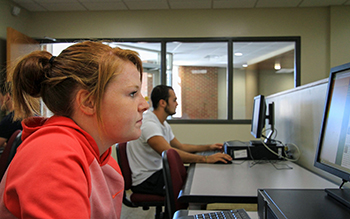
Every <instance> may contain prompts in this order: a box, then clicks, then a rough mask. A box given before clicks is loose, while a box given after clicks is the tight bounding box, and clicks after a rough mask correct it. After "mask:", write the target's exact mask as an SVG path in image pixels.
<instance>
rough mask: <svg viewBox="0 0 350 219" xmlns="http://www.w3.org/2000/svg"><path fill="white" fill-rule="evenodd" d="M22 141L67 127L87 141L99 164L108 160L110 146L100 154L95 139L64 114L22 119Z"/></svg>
mask: <svg viewBox="0 0 350 219" xmlns="http://www.w3.org/2000/svg"><path fill="white" fill-rule="evenodd" d="M22 126H23V131H22V141H23V142H24V141H26V139H28V140H29V139H32V138H36V137H38V135H42V134H45V133H48V132H51V133H52V130H53V129H60V128H64V129H68V130H71V131H72V132H78V133H79V134H80V135H79V137H80V138H83V139H84V140H86V141H88V143H89V147H88V149H89V150H90V152H91V153H92V154H93V155H94V156H95V158H96V159H97V160H98V161H99V163H100V165H104V164H105V163H107V162H108V159H109V157H110V156H109V155H110V154H111V148H109V149H108V150H107V151H106V152H105V153H103V154H102V155H101V156H100V152H99V149H98V146H97V144H96V141H95V140H94V139H93V138H92V137H91V135H90V134H89V133H87V132H86V131H84V130H83V129H81V128H80V127H79V126H78V125H77V124H76V123H75V122H74V121H73V120H72V119H70V118H68V117H64V116H52V117H50V118H44V117H30V118H27V119H25V120H23V121H22Z"/></svg>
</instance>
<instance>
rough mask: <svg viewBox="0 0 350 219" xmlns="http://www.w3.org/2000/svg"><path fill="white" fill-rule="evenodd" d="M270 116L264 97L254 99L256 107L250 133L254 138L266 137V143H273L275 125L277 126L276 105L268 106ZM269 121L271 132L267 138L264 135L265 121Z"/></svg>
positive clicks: (254, 107) (259, 96)
mask: <svg viewBox="0 0 350 219" xmlns="http://www.w3.org/2000/svg"><path fill="white" fill-rule="evenodd" d="M268 106H269V107H268V115H267V114H266V113H267V112H266V102H265V96H264V95H258V96H256V97H254V106H253V114H252V123H251V130H250V133H251V134H252V135H253V136H254V138H261V137H262V136H263V137H266V139H265V143H270V142H271V137H272V134H273V132H274V129H275V128H274V124H275V105H274V103H273V102H272V103H270V104H269V105H268ZM266 119H268V120H269V125H270V129H271V130H270V132H269V134H268V135H267V136H264V135H263V133H262V132H263V129H264V128H265V121H266Z"/></svg>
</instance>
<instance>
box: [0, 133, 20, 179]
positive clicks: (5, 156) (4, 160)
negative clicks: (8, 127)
mask: <svg viewBox="0 0 350 219" xmlns="http://www.w3.org/2000/svg"><path fill="white" fill-rule="evenodd" d="M20 133H22V132H21V130H16V131H15V132H14V133H12V135H11V137H10V139H9V140H8V141H7V145H6V147H5V149H4V151H3V153H2V155H1V157H0V181H1V179H2V177H3V176H4V174H5V172H6V169H7V167H8V165H9V164H10V162H8V161H9V158H10V156H11V155H12V154H11V149H12V148H13V146H14V141H15V139H16V137H17V135H18V134H20ZM16 149H17V148H16ZM15 152H16V150H15ZM13 156H14V155H13ZM13 156H12V157H13ZM11 160H12V159H11ZM11 160H10V161H11Z"/></svg>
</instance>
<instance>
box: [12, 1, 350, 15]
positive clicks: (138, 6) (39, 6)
mask: <svg viewBox="0 0 350 219" xmlns="http://www.w3.org/2000/svg"><path fill="white" fill-rule="evenodd" d="M13 2H15V3H17V5H18V6H20V7H22V8H25V9H26V10H28V11H31V12H38V11H114V10H129V11H130V10H172V9H173V10H174V9H230V8H280V7H286V8H289V7H292V8H302V7H327V6H336V5H337V6H341V5H350V0H13Z"/></svg>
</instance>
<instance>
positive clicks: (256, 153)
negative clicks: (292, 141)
mask: <svg viewBox="0 0 350 219" xmlns="http://www.w3.org/2000/svg"><path fill="white" fill-rule="evenodd" d="M267 146H268V147H269V148H270V149H271V150H272V151H274V152H275V153H276V154H278V155H276V154H274V153H272V152H271V151H270V150H268V149H267V148H266V147H265V146H264V145H263V144H262V143H257V142H255V143H254V144H252V143H251V142H241V141H227V142H225V143H224V151H225V153H226V154H228V155H230V156H231V157H232V159H233V160H281V159H282V156H283V150H284V146H283V145H279V144H277V143H276V144H275V143H274V144H267Z"/></svg>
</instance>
